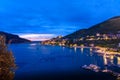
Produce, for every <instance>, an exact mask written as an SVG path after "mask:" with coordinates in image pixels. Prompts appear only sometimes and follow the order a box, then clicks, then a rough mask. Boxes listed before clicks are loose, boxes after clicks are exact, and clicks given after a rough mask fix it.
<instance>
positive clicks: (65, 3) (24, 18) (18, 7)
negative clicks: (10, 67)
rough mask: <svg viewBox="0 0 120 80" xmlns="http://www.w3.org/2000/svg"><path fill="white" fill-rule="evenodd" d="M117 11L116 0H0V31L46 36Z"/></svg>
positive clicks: (119, 4)
mask: <svg viewBox="0 0 120 80" xmlns="http://www.w3.org/2000/svg"><path fill="white" fill-rule="evenodd" d="M119 15H120V0H0V31H5V32H9V33H14V34H18V35H20V36H21V37H24V38H27V39H30V40H46V39H49V38H51V37H54V36H57V35H66V34H69V33H72V32H74V31H76V30H78V29H82V28H88V27H90V26H92V25H94V24H97V23H99V22H102V21H104V20H107V19H108V18H111V17H113V16H119Z"/></svg>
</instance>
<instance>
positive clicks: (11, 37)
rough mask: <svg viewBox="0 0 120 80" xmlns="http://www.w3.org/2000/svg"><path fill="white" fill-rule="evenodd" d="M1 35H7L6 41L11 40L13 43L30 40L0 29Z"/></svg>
mask: <svg viewBox="0 0 120 80" xmlns="http://www.w3.org/2000/svg"><path fill="white" fill-rule="evenodd" d="M0 35H4V36H5V37H6V43H9V42H11V43H25V42H30V41H29V40H27V39H24V38H20V37H19V36H18V35H14V34H10V33H6V32H2V31H0Z"/></svg>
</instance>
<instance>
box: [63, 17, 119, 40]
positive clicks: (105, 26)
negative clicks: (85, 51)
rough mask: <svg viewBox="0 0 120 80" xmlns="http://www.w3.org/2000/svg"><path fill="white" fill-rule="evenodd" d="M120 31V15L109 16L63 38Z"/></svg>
mask: <svg viewBox="0 0 120 80" xmlns="http://www.w3.org/2000/svg"><path fill="white" fill-rule="evenodd" d="M117 31H120V16H116V17H113V18H110V19H108V20H106V21H104V22H102V23H99V24H97V25H94V26H92V27H90V28H88V29H81V30H78V31H76V32H74V33H72V34H69V35H67V36H65V37H64V38H69V39H73V38H80V37H85V36H87V35H96V33H100V34H107V33H116V32H117Z"/></svg>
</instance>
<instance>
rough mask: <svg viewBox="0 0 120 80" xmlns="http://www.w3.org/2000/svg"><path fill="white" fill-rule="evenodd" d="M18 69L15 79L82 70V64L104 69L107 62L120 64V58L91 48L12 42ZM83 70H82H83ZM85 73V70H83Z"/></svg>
mask: <svg viewBox="0 0 120 80" xmlns="http://www.w3.org/2000/svg"><path fill="white" fill-rule="evenodd" d="M10 49H11V50H12V51H13V53H14V56H15V58H16V59H15V60H16V64H17V67H18V68H17V70H16V72H15V80H17V79H18V78H20V77H21V76H25V75H35V74H39V75H41V74H51V73H60V72H72V71H78V72H80V71H81V70H80V69H81V66H83V65H89V64H96V65H98V66H100V67H101V68H102V69H104V68H105V66H104V65H105V64H114V65H120V58H119V57H115V56H110V57H109V58H106V56H102V55H98V54H96V53H92V52H90V49H87V48H86V49H80V48H77V49H76V48H67V47H60V46H47V45H40V44H39V43H35V44H34V43H29V44H12V45H10ZM81 72H82V71H81ZM83 73H84V72H83Z"/></svg>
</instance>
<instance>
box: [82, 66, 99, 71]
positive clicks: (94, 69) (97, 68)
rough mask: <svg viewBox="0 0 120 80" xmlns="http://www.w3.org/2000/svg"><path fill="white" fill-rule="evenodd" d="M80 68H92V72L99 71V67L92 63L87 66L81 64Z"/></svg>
mask: <svg viewBox="0 0 120 80" xmlns="http://www.w3.org/2000/svg"><path fill="white" fill-rule="evenodd" d="M82 68H83V69H88V70H92V71H94V72H99V71H100V67H98V66H97V65H94V64H90V65H89V66H87V65H84V66H82Z"/></svg>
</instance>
